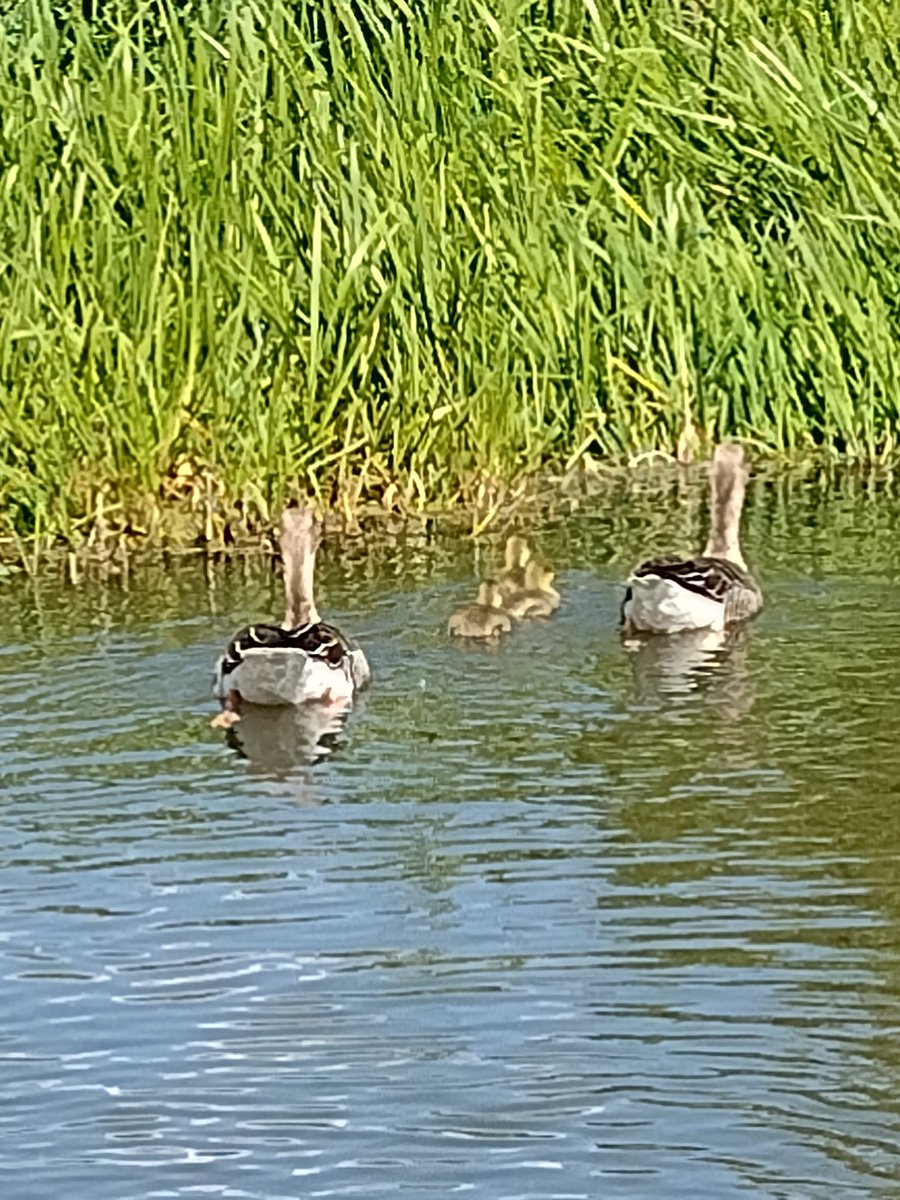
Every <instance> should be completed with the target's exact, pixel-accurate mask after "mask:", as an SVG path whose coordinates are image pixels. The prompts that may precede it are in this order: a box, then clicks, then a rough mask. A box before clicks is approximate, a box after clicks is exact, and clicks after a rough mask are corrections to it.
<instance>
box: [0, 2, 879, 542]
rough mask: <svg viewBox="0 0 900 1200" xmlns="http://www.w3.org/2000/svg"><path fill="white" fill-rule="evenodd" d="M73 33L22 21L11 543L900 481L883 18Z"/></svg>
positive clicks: (1, 62)
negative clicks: (309, 498)
mask: <svg viewBox="0 0 900 1200" xmlns="http://www.w3.org/2000/svg"><path fill="white" fill-rule="evenodd" d="M86 7H88V6H77V8H75V9H74V10H73V11H72V12H71V13H70V14H69V15H65V12H64V10H65V8H66V6H61V5H55V4H52V3H51V2H50V0H21V2H20V3H19V4H16V5H14V6H4V10H3V11H4V12H5V15H3V16H2V17H0V113H2V127H0V228H2V230H3V236H2V238H0V433H2V439H0V527H2V528H3V529H5V530H7V531H8V530H14V531H15V533H16V534H17V535H18V536H20V537H23V536H29V535H34V534H35V533H37V534H53V533H58V534H62V535H64V536H67V537H69V538H72V537H75V536H77V534H78V532H79V530H81V529H83V528H84V527H85V525H86V523H90V522H92V521H93V522H96V520H97V513H98V505H99V506H100V510H101V515H102V513H104V512H105V513H106V514H109V513H110V512H113V511H116V512H119V513H120V514H129V515H130V518H131V519H132V520H133V521H134V522H140V521H141V520H143V521H145V522H146V521H149V520H152V519H155V518H154V517H153V516H152V512H151V510H154V509H155V507H156V506H158V505H159V504H160V503H161V502H162V501H164V500H165V499H166V498H175V499H181V500H185V501H188V502H189V503H190V504H193V505H195V506H196V505H197V504H199V503H200V502H201V501H202V503H203V504H204V505H205V506H206V508H207V510H208V511H209V512H213V511H214V510H215V508H216V506H217V505H218V504H225V503H229V502H233V501H234V500H236V499H240V500H242V501H244V504H245V505H246V506H251V507H253V508H254V509H255V510H258V511H259V512H261V513H263V514H266V513H268V511H269V509H270V508H271V507H273V506H275V505H277V503H279V502H280V499H281V496H282V494H283V493H284V492H285V491H286V490H289V489H293V488H296V487H298V486H299V487H301V488H304V489H306V488H311V489H313V490H314V491H318V492H319V493H320V494H321V495H323V497H324V498H325V499H326V500H327V499H330V500H332V501H333V500H334V499H335V498H338V497H339V498H341V499H342V500H343V501H345V502H346V503H347V504H348V505H352V504H353V503H355V502H357V501H359V500H360V499H362V498H365V497H367V496H372V495H380V494H385V493H386V496H387V500H388V501H389V502H390V501H392V500H396V501H397V502H401V501H402V502H405V503H407V504H416V503H418V504H425V503H431V502H443V503H448V502H451V501H452V500H453V499H454V498H455V497H458V496H459V495H460V493H461V491H464V490H465V489H466V488H467V487H473V486H474V485H475V483H476V482H477V481H478V480H482V479H485V478H489V479H496V480H509V479H513V478H515V477H517V476H518V475H520V474H522V473H525V472H530V471H534V470H537V469H538V468H540V467H542V466H547V465H554V466H556V465H561V464H567V463H568V464H571V463H573V462H575V461H577V460H578V458H579V456H580V455H583V454H585V453H590V454H592V455H594V456H600V457H608V458H611V459H616V460H619V461H621V460H627V459H628V458H629V457H630V456H632V455H635V454H637V453H640V452H641V451H644V450H647V449H651V448H660V449H663V450H665V451H667V452H675V451H676V450H677V449H679V448H680V449H681V450H682V451H686V450H689V449H690V447H691V445H692V444H693V443H696V444H698V445H702V444H703V443H704V442H705V441H707V440H709V439H714V438H717V437H720V436H722V435H725V434H732V435H733V434H737V435H740V436H742V437H745V438H750V439H755V440H756V441H757V442H758V443H760V444H761V445H762V446H765V447H769V448H771V449H772V450H774V451H778V452H781V453H783V454H785V455H786V456H790V457H793V458H798V457H804V456H809V455H811V454H820V455H825V456H834V455H846V456H848V457H850V458H855V459H860V460H873V459H877V458H881V457H885V456H890V455H891V454H892V452H893V450H894V445H895V437H896V431H897V419H898V397H900V387H898V374H900V272H898V271H897V266H896V265H897V262H898V261H900V212H898V206H900V200H898V199H897V198H898V196H900V168H898V162H900V117H898V114H900V105H898V90H900V88H898V72H897V66H896V61H895V47H896V46H897V44H898V40H900V4H898V3H896V0H834V3H831V4H829V5H825V4H820V3H818V0H813V2H811V3H808V4H796V3H795V2H793V0H757V2H755V3H751V2H750V0H722V2H717V3H713V2H712V0H708V2H701V0H681V2H678V0H656V2H652V0H651V2H650V3H645V4H631V3H627V2H626V0H547V2H546V3H531V4H528V3H524V2H522V0H431V2H430V3H424V0H403V2H401V0H397V2H396V3H393V4H389V3H385V2H384V0H315V2H314V3H303V2H294V3H285V2H283V0H268V2H267V3H266V4H262V3H261V2H259V3H257V2H256V0H245V2H243V3H236V2H234V0H231V2H225V0H221V2H219V3H214V2H211V0H197V2H195V3H191V4H188V3H176V2H175V0H152V2H147V0H144V2H143V3H139V4H137V5H135V4H134V3H128V4H126V3H124V2H121V0H106V3H103V4H99V3H98V4H96V5H94V6H93V13H94V15H93V17H91V18H87V17H85V16H83V15H82V12H83V8H86ZM148 513H150V515H148ZM123 519H124V517H123Z"/></svg>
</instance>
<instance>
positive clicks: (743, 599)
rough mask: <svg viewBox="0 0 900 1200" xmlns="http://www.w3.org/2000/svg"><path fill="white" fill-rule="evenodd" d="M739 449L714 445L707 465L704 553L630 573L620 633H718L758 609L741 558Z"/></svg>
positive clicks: (668, 557)
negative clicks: (707, 529)
mask: <svg viewBox="0 0 900 1200" xmlns="http://www.w3.org/2000/svg"><path fill="white" fill-rule="evenodd" d="M747 475H748V472H747V468H746V466H745V464H744V449H743V447H742V446H739V445H738V444H736V443H734V442H724V443H722V444H720V445H719V446H717V447H716V450H715V454H714V455H713V461H712V465H711V467H710V502H709V509H710V533H709V539H708V541H707V543H706V548H705V550H704V551H703V554H702V555H700V556H698V557H697V558H682V557H681V556H680V555H677V554H663V555H660V557H658V558H651V559H648V560H647V562H643V563H641V564H640V565H639V566H637V567H635V569H634V570H633V571H632V573H631V575H630V577H629V579H628V586H627V591H626V593H625V598H624V600H623V601H622V614H621V615H622V629H623V632H624V633H625V634H626V635H627V636H630V635H632V634H635V633H664V634H668V633H681V632H683V631H685V630H692V629H710V630H714V631H715V630H722V629H725V628H726V627H727V626H729V625H733V624H735V623H736V622H738V621H744V620H747V619H748V618H749V617H752V616H754V615H755V614H756V613H757V612H759V610H760V609H761V608H762V602H763V598H762V592H761V590H760V587H759V584H758V583H757V582H756V580H755V579H754V578H753V576H752V575H751V574H750V572H749V571H748V570H747V564H746V563H745V562H744V557H743V555H742V554H741V547H740V537H739V534H740V522H741V509H742V508H743V504H744V490H745V487H746V482H747Z"/></svg>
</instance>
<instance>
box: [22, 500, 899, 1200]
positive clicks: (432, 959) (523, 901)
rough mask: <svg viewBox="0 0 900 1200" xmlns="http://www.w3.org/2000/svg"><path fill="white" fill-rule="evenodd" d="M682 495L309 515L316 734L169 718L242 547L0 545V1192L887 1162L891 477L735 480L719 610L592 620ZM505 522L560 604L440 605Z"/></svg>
mask: <svg viewBox="0 0 900 1200" xmlns="http://www.w3.org/2000/svg"><path fill="white" fill-rule="evenodd" d="M703 520H704V516H703V505H702V488H701V487H700V486H699V485H689V486H685V487H684V488H682V489H681V492H680V493H678V492H676V491H675V490H673V488H672V487H670V486H669V485H666V486H662V485H658V484H657V483H655V482H653V481H652V480H651V479H650V477H648V481H647V482H645V484H643V485H641V486H637V487H634V488H630V489H627V490H626V489H622V488H616V489H614V490H613V491H612V492H611V493H608V494H607V493H604V491H603V490H602V489H599V488H598V491H597V494H596V495H594V496H587V497H583V498H582V499H581V501H580V503H579V504H578V505H571V504H568V503H565V504H562V503H561V504H560V505H559V506H558V507H557V508H556V509H555V510H551V511H549V512H547V513H545V514H544V515H543V516H542V517H541V519H540V520H537V521H535V523H534V525H533V527H525V528H524V529H523V524H522V522H521V521H520V522H518V523H517V524H515V523H514V524H510V526H509V528H508V529H507V528H506V527H504V528H503V529H499V528H498V530H497V531H496V534H494V533H493V532H492V534H491V535H490V536H488V537H487V538H485V539H483V540H482V541H480V542H479V543H477V544H474V543H473V542H472V541H471V540H469V539H466V538H463V537H454V536H451V535H450V534H449V533H442V532H440V531H438V532H436V533H419V534H414V533H413V532H409V533H403V532H402V531H401V532H400V533H398V534H397V535H396V536H394V537H392V538H387V537H384V536H381V537H379V538H377V539H373V540H371V541H368V542H367V541H366V540H365V539H362V538H360V537H355V538H348V537H338V536H333V537H330V538H329V539H328V540H327V541H326V543H325V546H324V549H323V554H322V562H321V591H322V595H321V607H322V608H323V610H324V612H325V613H326V614H327V615H328V616H329V617H331V618H334V619H337V620H338V622H339V623H341V624H342V625H343V626H345V627H346V628H347V629H348V631H351V632H353V633H355V634H356V635H357V636H358V637H359V639H360V641H361V642H362V643H363V644H364V646H365V649H366V651H367V653H368V655H369V657H370V660H371V663H372V667H373V671H374V675H375V682H374V684H373V687H372V688H371V690H370V691H369V693H368V694H367V696H366V698H365V702H364V704H362V705H361V706H360V708H359V710H358V711H357V712H356V713H354V715H353V717H352V719H351V721H350V722H349V724H348V725H347V727H346V728H344V729H343V730H340V731H337V732H335V731H332V732H331V733H329V734H327V736H325V738H324V740H323V741H320V740H319V735H320V734H321V733H322V731H321V730H313V731H312V732H310V730H309V729H308V728H306V727H302V728H301V727H298V726H297V724H296V722H295V721H294V720H293V718H292V717H290V715H282V716H281V717H279V718H277V719H274V720H268V721H267V720H265V719H262V720H260V719H258V718H254V719H252V720H249V721H247V722H246V723H243V722H242V724H241V726H239V727H238V730H237V731H236V735H237V734H238V733H239V734H240V735H241V736H235V737H233V738H232V740H231V742H230V743H229V742H228V741H226V738H225V736H224V735H223V733H222V732H221V731H218V730H215V729H212V728H210V726H209V719H210V717H211V716H212V715H213V713H214V712H215V706H214V704H213V701H212V698H211V695H210V690H209V689H210V682H211V673H212V666H213V662H214V660H215V657H216V655H217V654H218V652H219V651H220V649H221V648H222V646H223V645H224V643H225V641H226V640H227V637H228V636H229V634H230V633H231V632H233V631H234V629H235V628H236V627H237V626H238V625H240V624H242V623H244V622H245V621H246V620H247V619H251V618H252V619H266V618H269V619H271V618H272V617H276V618H277V617H279V616H280V607H281V603H280V593H279V586H280V584H279V579H278V576H277V574H276V573H275V572H274V571H273V570H272V567H271V564H269V563H268V562H266V561H264V560H263V559H261V558H258V559H247V560H243V559H239V558H235V559H233V560H231V561H229V562H223V563H218V564H216V563H206V562H204V561H203V560H201V559H182V560H176V561H173V562H170V563H168V564H164V563H156V564H148V565H146V566H143V567H135V568H134V569H133V570H132V571H131V572H130V573H129V574H128V576H127V577H121V576H109V577H99V576H97V577H92V578H88V579H86V580H85V581H83V582H82V583H80V584H79V585H78V586H72V585H70V584H67V583H63V582H61V581H58V580H57V579H56V576H55V575H54V573H53V572H52V571H48V572H47V574H46V575H45V576H43V577H40V578H38V579H37V580H28V579H25V578H22V577H15V578H9V579H6V580H5V581H3V582H2V583H0V610H2V611H0V712H2V717H0V721H2V736H0V859H2V870H0V1192H2V1195H3V1196H4V1198H5V1200H46V1197H48V1196H66V1197H69V1198H73V1197H78V1198H80V1197H84V1198H85V1200H131V1198H138V1197H139V1198H141V1200H145V1198H146V1200H149V1198H151V1197H154V1198H155V1197H193V1196H213V1197H218V1196H220V1197H240V1198H254V1200H256V1198H259V1200H276V1198H277V1200H282V1198H289V1197H290V1198H294V1197H307V1196H309V1197H319V1196H322V1197H325V1196H328V1197H351V1196H357V1197H367V1198H368V1197H381V1196H384V1197H391V1196H395V1195H397V1196H400V1195H403V1196H409V1197H422V1198H423V1200H424V1198H425V1197H431V1196H434V1197H442V1198H443V1197H448V1196H451V1195H456V1194H461V1195H462V1194H471V1195H473V1196H475V1197H478V1198H479V1200H526V1198H527V1200H532V1198H534V1200H537V1198H540V1200H551V1198H560V1200H562V1198H566V1200H574V1198H582V1197H583V1198H585V1200H593V1198H595V1197H603V1198H609V1197H629V1198H630V1197H641V1198H651V1200H653V1198H657V1197H658V1198H660V1200H680V1198H684V1200H698V1198H702V1197H709V1198H710V1200H731V1198H732V1197H735V1198H736V1197H783V1198H785V1200H788V1198H789V1200H797V1198H798V1197H802V1198H807V1197H809V1198H812V1197H825V1196H828V1197H833V1196H842V1197H843V1196H866V1197H870V1196H879V1197H880V1196H885V1197H887V1196H892V1197H893V1196H897V1195H898V1194H900V1193H898V1190H897V1189H898V1187H900V874H898V862H900V717H898V697H900V656H898V653H897V647H898V645H900V589H898V575H900V538H898V533H897V531H898V529H900V501H898V499H897V497H896V496H895V495H894V494H893V492H892V490H891V488H890V487H886V486H881V485H878V486H876V485H863V484H854V483H852V482H850V481H845V482H844V483H843V484H841V485H830V484H829V485H825V484H818V483H815V482H800V481H798V482H795V483H787V482H785V481H783V480H780V481H779V480H774V481H773V480H761V481H758V482H757V483H756V484H755V485H754V486H753V487H752V489H751V493H750V496H749V499H748V512H747V520H746V523H745V529H746V536H745V553H746V556H747V558H748V560H750V561H751V563H752V564H753V565H754V567H755V568H757V570H758V573H759V576H760V578H761V580H762V583H763V587H764V590H765V594H766V608H765V610H764V612H763V613H762V615H761V617H760V618H759V620H757V621H756V622H754V623H753V625H752V626H751V627H749V628H748V629H747V630H746V631H744V633H743V634H741V635H740V636H737V637H734V638H731V639H728V640H727V641H726V642H724V643H723V644H722V645H719V646H715V647H709V646H707V645H704V644H701V643H697V642H696V641H694V642H691V641H690V640H683V641H677V642H675V643H673V642H665V641H656V642H650V643H648V644H646V645H641V646H638V647H636V648H627V647H624V646H623V645H622V643H621V642H620V640H619V637H618V635H617V632H616V617H617V610H618V604H619V601H620V597H621V586H620V584H621V581H622V579H623V578H624V577H625V575H626V574H627V570H628V567H629V566H630V564H631V563H632V561H634V560H635V559H637V558H639V557H640V556H641V555H642V554H644V553H646V552H650V551H654V550H664V549H667V548H673V547H675V548H677V547H679V546H683V547H685V548H686V549H691V548H694V547H695V546H696V545H697V543H699V542H701V541H702V539H703ZM514 528H515V529H516V530H517V531H520V532H522V531H524V532H526V533H527V534H528V535H529V536H530V538H531V540H532V543H533V545H534V546H535V549H536V550H538V551H539V552H540V553H541V554H542V555H543V556H544V557H545V558H547V559H548V560H550V561H552V562H553V563H554V565H555V566H556V568H557V570H558V576H557V584H558V586H559V588H560V591H561V593H562V595H563V604H562V606H561V607H560V609H559V611H558V612H557V613H556V614H555V616H554V617H553V618H551V619H550V620H548V621H543V622H535V623H532V624H529V625H521V626H519V627H517V628H516V629H515V630H514V632H513V633H512V634H511V635H510V636H509V637H507V638H506V639H505V640H504V641H503V642H502V643H501V645H500V646H499V648H497V649H496V650H495V651H485V650H480V649H478V648H473V647H469V646H460V645H457V644H453V643H451V641H450V640H449V639H448V637H447V636H446V632H445V630H446V621H447V617H448V616H449V613H450V612H451V611H452V609H453V608H454V606H455V605H457V604H458V603H461V602H463V601H465V600H467V599H470V598H471V596H472V595H473V594H474V591H475V588H476V585H477V581H478V579H479V578H480V577H482V576H484V575H485V574H488V573H489V572H490V571H491V569H492V568H494V567H496V565H497V562H498V560H499V556H500V555H501V554H502V545H503V536H502V535H503V534H505V533H506V532H511V531H512V530H513V529H514ZM311 760H315V761H311Z"/></svg>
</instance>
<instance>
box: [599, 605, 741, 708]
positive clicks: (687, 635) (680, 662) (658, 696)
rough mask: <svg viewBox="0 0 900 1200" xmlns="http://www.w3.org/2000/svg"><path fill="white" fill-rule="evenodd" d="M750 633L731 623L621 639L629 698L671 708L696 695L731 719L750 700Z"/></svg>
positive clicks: (691, 700) (690, 701) (690, 699)
mask: <svg viewBox="0 0 900 1200" xmlns="http://www.w3.org/2000/svg"><path fill="white" fill-rule="evenodd" d="M750 637H751V634H750V631H749V630H748V629H747V628H745V627H737V628H732V629H720V630H712V629H695V630H690V631H686V632H683V633H677V634H674V635H672V636H670V637H654V636H650V637H634V638H626V639H625V640H624V641H623V645H624V646H625V649H626V651H628V655H629V659H630V661H631V667H632V671H633V678H634V697H635V699H636V700H637V701H638V702H639V703H641V704H647V703H650V704H658V705H660V706H664V707H666V708H669V709H671V708H672V706H673V704H674V705H675V706H676V707H677V706H679V705H681V704H689V703H692V702H694V701H696V700H698V699H701V698H702V699H703V700H705V701H706V702H707V703H709V704H710V705H711V706H712V707H713V708H715V709H716V710H717V711H718V712H719V713H720V715H721V716H723V717H724V718H726V719H727V720H737V719H738V718H740V717H742V716H744V715H746V714H747V713H748V712H749V711H750V709H751V708H752V707H753V701H754V698H755V689H754V686H753V681H752V678H751V675H750V672H749V671H748V667H747V651H748V648H749V644H750Z"/></svg>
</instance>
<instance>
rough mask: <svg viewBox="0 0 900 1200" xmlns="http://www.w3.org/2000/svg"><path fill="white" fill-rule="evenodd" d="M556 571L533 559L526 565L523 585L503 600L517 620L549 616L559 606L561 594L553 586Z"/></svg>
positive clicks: (505, 606)
mask: <svg viewBox="0 0 900 1200" xmlns="http://www.w3.org/2000/svg"><path fill="white" fill-rule="evenodd" d="M555 574H556V572H555V571H553V570H552V568H550V567H545V566H542V565H541V563H539V562H538V561H537V560H536V559H531V561H530V562H529V563H528V565H527V566H526V567H525V575H524V579H523V587H522V590H521V591H518V592H513V593H512V594H511V595H510V596H508V597H507V598H506V599H505V600H504V601H503V607H504V609H505V610H506V612H508V613H509V615H510V616H511V617H513V618H514V619H515V620H517V621H523V620H527V619H528V618H529V617H549V616H550V614H551V613H552V612H555V611H556V609H557V608H559V604H560V595H559V592H558V591H557V590H556V588H555V587H553V586H552V584H553V579H554V576H555Z"/></svg>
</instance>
